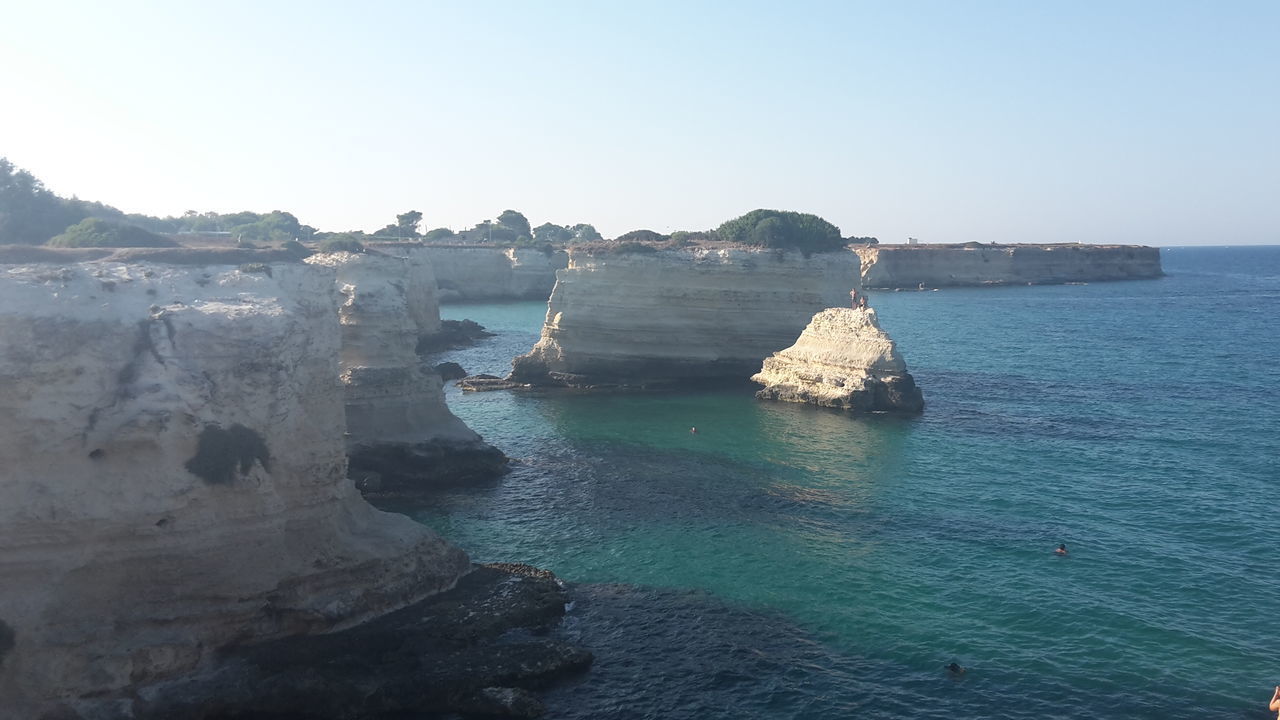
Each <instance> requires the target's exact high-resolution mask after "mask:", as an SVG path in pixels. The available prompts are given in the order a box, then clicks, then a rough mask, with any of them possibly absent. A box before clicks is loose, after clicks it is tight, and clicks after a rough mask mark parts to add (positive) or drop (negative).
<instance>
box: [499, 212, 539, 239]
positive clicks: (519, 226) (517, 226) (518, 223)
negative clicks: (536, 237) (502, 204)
mask: <svg viewBox="0 0 1280 720" xmlns="http://www.w3.org/2000/svg"><path fill="white" fill-rule="evenodd" d="M498 224H499V225H501V226H503V227H505V228H508V229H510V230H513V231H515V234H516V238H517V239H518V238H528V239H533V231H532V230H530V229H529V219H528V218H526V217H525V216H524V215H523V214H521V213H518V212H516V211H515V210H503V211H502V214H501V215H499V216H498Z"/></svg>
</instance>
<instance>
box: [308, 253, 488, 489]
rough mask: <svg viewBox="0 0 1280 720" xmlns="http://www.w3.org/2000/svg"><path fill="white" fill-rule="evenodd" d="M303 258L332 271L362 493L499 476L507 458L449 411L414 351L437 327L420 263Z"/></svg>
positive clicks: (353, 465)
mask: <svg viewBox="0 0 1280 720" xmlns="http://www.w3.org/2000/svg"><path fill="white" fill-rule="evenodd" d="M307 262H308V263H311V264H314V265H320V266H325V267H331V268H333V269H334V270H335V272H336V274H337V284H338V288H339V293H340V295H341V304H340V306H339V309H338V317H339V321H340V323H341V326H342V348H341V353H340V358H341V361H340V377H341V379H342V384H343V388H344V392H345V399H346V402H345V405H346V418H347V435H346V439H347V448H348V457H349V461H350V468H349V471H350V473H351V476H352V477H353V478H355V479H356V481H357V483H359V485H360V487H361V489H362V490H364V491H365V492H366V493H376V494H398V493H403V492H413V491H414V490H416V489H419V488H421V487H422V486H424V485H440V484H443V483H460V482H469V481H472V480H477V479H485V478H489V477H493V476H495V475H498V474H501V473H502V472H504V471H505V469H506V463H507V458H506V456H505V455H503V454H502V452H501V451H499V450H498V449H497V448H494V447H493V446H491V445H489V444H488V443H485V442H484V441H483V440H482V439H481V438H480V436H479V435H478V434H476V432H475V431H473V430H471V428H468V427H467V426H466V425H465V424H464V423H463V422H462V421H461V420H459V419H458V418H457V416H455V415H454V414H453V413H452V412H450V411H449V408H448V407H447V406H446V405H445V400H444V390H443V382H442V380H441V378H440V375H439V373H436V372H435V371H434V370H433V369H432V368H431V367H430V366H428V365H426V364H425V363H424V362H423V361H422V359H421V358H420V357H419V356H418V354H417V352H416V349H417V348H418V346H419V345H420V344H421V343H422V342H424V339H428V338H430V337H431V334H432V333H433V332H436V331H438V330H439V329H440V316H439V310H438V308H437V306H436V304H435V300H434V293H435V288H434V287H429V286H426V284H425V283H424V282H423V281H424V279H425V278H428V277H430V275H429V273H424V272H422V271H421V270H420V268H418V267H417V266H418V264H419V263H420V262H421V261H420V260H418V259H416V258H402V257H393V256H390V255H383V254H381V253H349V252H342V253H332V254H323V255H314V256H312V257H310V258H308V259H307Z"/></svg>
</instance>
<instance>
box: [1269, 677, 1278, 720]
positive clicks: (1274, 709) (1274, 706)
mask: <svg viewBox="0 0 1280 720" xmlns="http://www.w3.org/2000/svg"><path fill="white" fill-rule="evenodd" d="M1268 707H1269V708H1270V709H1271V712H1273V713H1276V718H1277V719H1278V720H1280V685H1277V686H1276V691H1275V692H1273V693H1271V704H1270V705H1269V706H1268Z"/></svg>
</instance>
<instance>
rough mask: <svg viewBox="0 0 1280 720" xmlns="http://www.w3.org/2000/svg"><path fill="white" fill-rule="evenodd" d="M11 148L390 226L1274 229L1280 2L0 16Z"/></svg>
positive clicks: (1045, 237) (173, 203)
mask: <svg viewBox="0 0 1280 720" xmlns="http://www.w3.org/2000/svg"><path fill="white" fill-rule="evenodd" d="M0 2H3V3H4V5H5V6H6V7H5V8H4V9H3V11H2V12H0V17H3V22H0V103H2V104H0V156H7V157H8V158H9V159H10V160H11V161H13V162H14V163H15V164H16V165H18V166H20V167H23V168H26V169H28V170H30V171H31V172H33V173H34V174H35V175H36V176H37V177H40V178H41V179H43V180H44V181H45V183H46V185H47V186H48V187H49V188H50V189H52V190H54V191H55V192H58V193H60V194H63V195H77V196H79V197H82V198H86V199H94V200H101V201H103V202H107V203H109V204H112V205H115V206H117V207H119V208H121V209H123V210H126V211H133V212H146V213H150V214H157V215H168V214H180V213H182V212H183V211H184V210H188V209H196V210H201V211H204V210H216V211H219V212H230V211H236V210H245V209H248V210H258V211H267V210H272V209H283V210H289V211H291V212H293V213H294V214H296V215H297V216H298V217H299V218H300V219H301V220H302V221H303V222H306V223H309V224H312V225H315V226H317V227H320V228H322V229H326V230H343V229H365V230H372V229H374V228H377V227H380V226H382V225H384V224H386V223H387V222H390V221H392V220H393V219H394V215H395V214H396V213H399V212H404V211H406V210H410V209H417V210H420V211H422V212H423V213H424V215H425V223H424V224H425V225H426V226H427V227H436V226H446V227H452V228H454V229H461V228H463V227H468V226H470V225H473V224H475V223H476V222H478V221H480V220H483V219H486V218H492V217H494V216H496V215H497V214H498V213H499V212H501V211H502V210H504V209H506V208H514V209H517V210H520V211H522V212H524V213H525V214H526V215H527V216H528V217H529V219H530V220H531V221H532V222H533V223H534V224H535V225H537V224H539V223H542V222H544V221H551V222H556V223H561V224H570V223H576V222H590V223H593V224H595V225H596V226H597V227H598V228H599V229H600V230H601V232H603V233H604V234H605V235H606V236H613V235H616V234H619V233H622V232H625V231H628V230H633V229H637V228H650V229H654V230H658V231H669V230H677V229H704V228H708V227H714V226H716V225H718V224H719V223H720V222H721V221H723V220H725V219H727V218H729V217H732V216H735V215H739V214H741V213H743V212H745V211H747V210H750V209H753V208H756V207H772V208H781V209H793V210H800V211H806V212H813V213H817V214H819V215H822V216H823V217H825V218H827V219H828V220H830V221H832V222H834V223H836V224H837V225H839V226H840V227H841V229H842V230H843V231H844V233H845V234H846V235H876V236H878V237H879V238H880V239H881V240H882V241H887V242H901V241H903V240H904V239H905V238H906V237H907V236H909V235H910V236H914V237H918V238H920V239H921V240H922V241H924V242H964V241H969V240H978V241H993V240H994V241H1002V242H1005V241H1025V242H1057V241H1073V240H1077V239H1080V240H1083V241H1085V242H1138V243H1146V244H1156V245H1183V244H1245V243H1280V2H1276V1H1274V0H1269V1H1262V2H1209V1H1208V0H1206V1H1204V2H1177V1H1168V0H1162V1H1159V2H1123V1H1119V2H1114V1H1113V2H1102V1H1098V2H1024V1H1021V0H1019V1H1017V2H1013V1H1011V2H977V1H974V2H954V1H944V2H910V1H905V2H831V3H823V2H788V3H781V2H643V3H640V2H555V1H553V0H547V1H546V2H462V1H459V2H455V3H434V2H402V3H393V2H369V3H362V4H359V5H357V4H356V3H302V2H297V3H285V2H245V3H241V2H217V3H214V2H200V3H178V2H157V3H150V4H144V3H135V2H96V1H95V2H56V1H47V2H39V3H37V2H22V3H17V2H13V1H12V0H0Z"/></svg>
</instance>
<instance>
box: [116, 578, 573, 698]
mask: <svg viewBox="0 0 1280 720" xmlns="http://www.w3.org/2000/svg"><path fill="white" fill-rule="evenodd" d="M567 599H568V597H567V593H566V592H565V590H564V588H563V587H562V586H561V584H560V583H559V582H558V581H557V580H556V579H555V578H554V576H551V575H550V574H549V573H546V572H545V571H540V570H537V569H536V568H529V567H528V566H502V565H494V566H477V567H476V568H475V569H474V570H473V571H472V572H471V573H470V574H468V575H466V576H464V577H463V578H462V579H461V580H459V581H458V584H457V586H456V587H455V588H454V589H453V590H450V591H448V592H445V593H441V594H440V595H436V596H434V597H432V598H429V599H427V600H424V601H422V602H420V603H417V604H415V605H413V606H411V607H408V608H405V609H403V610H400V611H398V612H395V613H392V614H390V615H387V616H385V617H382V618H379V619H377V620H374V621H371V622H368V623H365V624H363V625H360V626H357V627H354V628H351V629H349V630H344V631H341V632H337V633H332V634H329V635H318V636H310V637H296V638H287V639H283V640H275V641H271V642H268V643H263V644H261V645H256V646H251V647H243V648H237V649H233V650H230V651H227V652H225V653H223V655H222V656H221V657H220V658H219V660H218V662H217V666H216V667H215V668H213V669H212V670H211V671H210V672H208V673H205V674H203V675H201V676H199V677H196V678H189V679H186V680H181V681H175V682H171V683H166V684H163V685H158V686H152V687H149V688H144V689H142V690H141V691H140V692H139V694H138V699H137V701H136V702H135V703H134V712H135V716H136V717H137V718H138V719H139V720H159V719H160V718H178V717H181V718H187V719H189V720H230V719H231V718H238V719H240V720H266V719H268V718H271V719H274V720H283V719H284V718H290V719H301V718H316V719H320V720H348V719H349V720H355V719H356V718H362V719H372V718H383V717H386V718H391V717H402V716H403V715H402V714H404V713H441V712H465V713H476V714H490V715H499V714H505V715H509V716H515V717H536V716H537V715H539V714H541V712H542V704H541V702H540V701H538V700H537V699H536V698H535V697H533V696H532V695H531V694H530V693H528V692H527V691H526V690H527V689H529V688H537V687H542V686H545V685H547V684H549V683H552V682H554V681H555V680H557V679H559V678H561V677H564V676H565V675H567V674H570V673H573V672H576V671H579V670H582V669H584V668H586V667H587V666H589V665H590V664H591V661H592V655H591V653H590V652H588V651H586V650H584V649H582V648H578V647H575V646H572V645H569V644H566V643H562V642H558V641H554V640H548V639H543V638H536V637H530V636H529V633H530V632H543V631H545V630H546V629H547V628H549V627H550V626H552V625H554V624H555V623H557V622H559V620H560V618H561V616H562V615H563V614H564V607H565V602H566V601H567Z"/></svg>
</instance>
